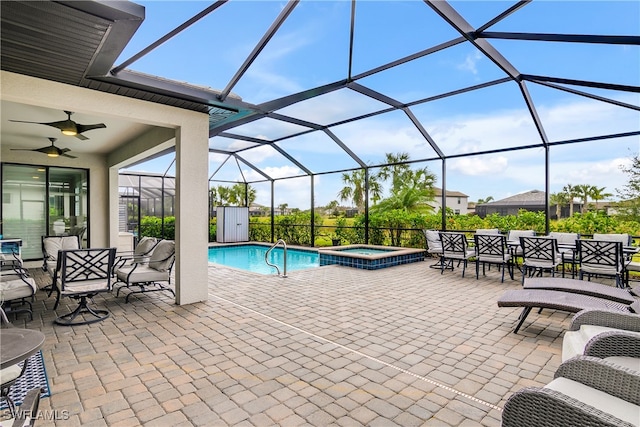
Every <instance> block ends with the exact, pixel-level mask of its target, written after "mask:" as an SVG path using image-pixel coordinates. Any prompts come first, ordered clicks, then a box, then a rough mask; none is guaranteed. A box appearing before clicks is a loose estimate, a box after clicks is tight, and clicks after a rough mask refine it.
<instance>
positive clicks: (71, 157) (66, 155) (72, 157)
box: [60, 154, 77, 159]
mask: <svg viewBox="0 0 640 427" xmlns="http://www.w3.org/2000/svg"><path fill="white" fill-rule="evenodd" d="M60 155H61V156H63V157H69V158H70V159H77V157H76V156H72V155H70V154H60Z"/></svg>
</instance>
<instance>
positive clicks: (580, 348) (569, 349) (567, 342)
mask: <svg viewBox="0 0 640 427" xmlns="http://www.w3.org/2000/svg"><path fill="white" fill-rule="evenodd" d="M616 331H623V330H622V329H616V328H608V327H606V326H596V325H582V326H580V329H578V330H577V331H567V332H565V334H564V338H563V339H562V361H563V362H564V361H566V360H569V359H571V358H572V357H574V356H578V355H582V354H584V350H585V347H586V346H587V343H588V342H589V341H591V339H592V338H594V337H595V336H597V335H599V334H601V333H603V332H616ZM623 332H624V333H627V334H631V335H635V336H637V337H638V339H639V340H640V332H633V331H623Z"/></svg>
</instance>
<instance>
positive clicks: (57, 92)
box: [0, 71, 209, 304]
mask: <svg viewBox="0 0 640 427" xmlns="http://www.w3.org/2000/svg"><path fill="white" fill-rule="evenodd" d="M0 78H1V79H0V83H1V86H0V98H1V99H3V100H7V101H12V102H18V103H23V104H27V105H35V106H42V107H47V108H54V109H58V110H70V111H79V112H83V113H87V114H94V115H105V116H111V117H121V118H124V119H126V120H129V121H136V122H141V123H145V124H151V125H155V126H162V127H163V128H165V129H159V130H158V131H157V140H156V138H150V137H149V135H147V136H146V137H145V138H141V140H140V141H131V142H130V143H128V144H126V145H125V146H123V147H121V148H119V149H116V150H114V151H113V152H111V153H109V154H107V155H104V156H103V155H82V154H80V153H78V158H77V159H67V158H63V157H59V158H56V159H49V158H47V157H46V156H40V157H38V159H37V161H36V160H35V159H34V158H33V156H32V154H33V153H28V152H19V151H9V150H8V148H7V147H6V145H7V144H5V143H3V144H2V147H1V151H0V154H1V155H2V161H3V162H15V163H29V164H34V163H35V164H43V165H44V164H51V165H56V166H69V167H82V168H88V169H89V174H90V195H91V201H90V203H91V206H90V209H91V235H90V238H91V245H92V246H94V247H99V246H117V242H118V188H117V186H118V180H117V172H118V168H120V167H123V166H126V165H127V164H130V163H132V162H133V161H136V160H139V159H141V158H143V157H145V156H148V155H150V154H153V153H154V152H158V151H160V150H161V149H164V148H166V147H167V146H170V145H172V144H174V143H175V144H176V158H177V167H176V172H177V173H176V175H177V176H176V192H177V200H176V247H177V250H176V253H177V257H176V265H175V275H176V282H175V283H176V291H177V292H176V302H177V303H178V304H189V303H193V302H198V301H204V300H206V299H207V298H208V288H207V265H208V263H207V247H208V231H207V230H208V228H207V227H208V217H207V182H208V181H207V179H208V126H209V118H208V116H207V115H206V114H203V113H197V112H193V111H188V110H184V109H180V108H174V107H169V106H165V105H160V104H154V103H151V102H146V101H140V100H136V99H131V98H126V97H121V96H117V95H113V94H108V93H102V92H98V91H93V90H89V89H83V88H78V87H75V86H69V85H65V84H61V83H56V82H50V81H46V80H41V79H36V78H33V77H28V76H23V75H19V74H14V73H8V72H5V71H2V73H1V75H0ZM5 114H6V112H3V115H5ZM167 130H169V131H167ZM171 130H173V131H174V132H173V138H172V137H171V134H172V132H171ZM75 154H76V153H74V155H75Z"/></svg>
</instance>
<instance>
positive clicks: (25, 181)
mask: <svg viewBox="0 0 640 427" xmlns="http://www.w3.org/2000/svg"><path fill="white" fill-rule="evenodd" d="M88 179H89V172H88V171H87V170H86V169H75V168H58V167H50V166H33V165H17V164H6V163H4V164H2V220H1V222H0V224H1V230H2V231H1V234H2V235H3V237H5V238H21V239H22V258H23V259H25V260H33V259H39V258H42V245H41V241H42V236H45V235H70V234H76V235H78V236H80V238H81V240H82V244H83V247H87V246H88V242H87V236H88V233H87V227H88V223H89V212H88V206H89V203H88Z"/></svg>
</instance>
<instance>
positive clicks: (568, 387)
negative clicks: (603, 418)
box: [545, 378, 640, 426]
mask: <svg viewBox="0 0 640 427" xmlns="http://www.w3.org/2000/svg"><path fill="white" fill-rule="evenodd" d="M545 388H548V389H551V390H555V391H557V392H560V393H562V394H564V395H566V396H569V397H572V398H574V399H576V400H578V401H580V402H582V403H585V404H587V405H589V406H592V407H594V408H596V409H598V410H600V411H602V412H605V413H607V414H610V415H613V416H614V417H616V418H618V419H620V420H622V421H625V422H628V423H630V424H632V425H636V426H640V416H639V414H640V406H638V405H634V404H633V403H631V402H627V401H626V400H623V399H620V398H618V397H615V396H611V395H610V394H607V393H605V392H602V391H600V390H597V389H595V388H592V387H588V386H586V385H584V384H582V383H579V382H577V381H573V380H570V379H567V378H556V379H554V380H553V381H551V382H550V383H549V384H547V385H546V386H545Z"/></svg>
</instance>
